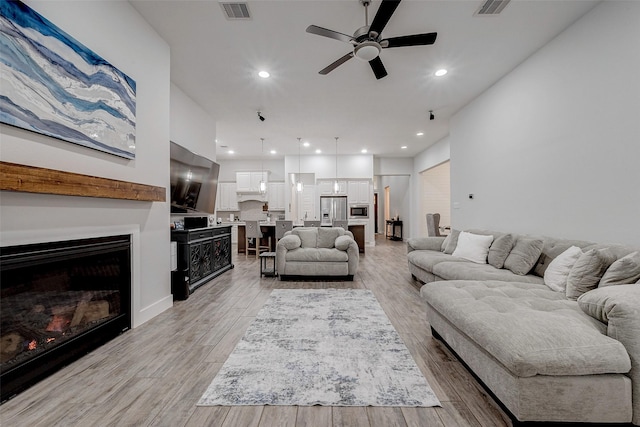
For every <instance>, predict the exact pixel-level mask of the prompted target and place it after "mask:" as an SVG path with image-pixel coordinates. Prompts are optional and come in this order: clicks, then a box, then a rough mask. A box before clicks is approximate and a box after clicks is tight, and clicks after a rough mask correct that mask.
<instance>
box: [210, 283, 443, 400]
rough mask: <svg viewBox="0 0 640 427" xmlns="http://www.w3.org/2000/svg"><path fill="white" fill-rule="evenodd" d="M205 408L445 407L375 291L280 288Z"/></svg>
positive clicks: (220, 376)
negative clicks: (267, 406) (314, 406)
mask: <svg viewBox="0 0 640 427" xmlns="http://www.w3.org/2000/svg"><path fill="white" fill-rule="evenodd" d="M198 405H200V406H214V405H224V406H234V405H300V406H311V405H328V406H329V405H330V406H440V402H439V401H438V399H437V398H436V396H435V394H434V393H433V391H432V390H431V387H429V384H427V381H426V379H425V378H424V376H423V375H422V373H421V372H420V370H419V369H418V367H417V366H416V364H415V362H414V360H413V359H412V358H411V355H410V354H409V351H408V350H407V347H406V346H405V345H404V343H403V342H402V340H401V339H400V336H399V335H398V333H397V332H396V330H395V329H394V328H393V326H392V325H391V323H390V322H389V319H388V318H387V316H386V314H385V313H384V311H383V310H382V307H380V304H378V301H377V300H376V297H375V296H374V295H373V293H372V292H371V291H368V290H355V289H346V290H338V289H326V290H303V289H278V290H274V291H273V292H272V293H271V296H270V297H269V299H268V300H267V302H266V303H265V305H264V307H263V308H262V310H260V312H259V313H258V315H257V316H256V319H255V320H254V321H253V323H252V324H251V325H250V326H249V329H248V330H247V332H246V333H245V335H244V337H243V338H242V340H241V341H240V342H239V343H238V345H237V346H236V348H235V349H234V350H233V352H232V353H231V355H230V356H229V358H228V359H227V361H226V362H225V363H224V365H223V366H222V368H221V369H220V371H219V372H218V374H217V375H216V377H215V378H214V379H213V382H212V383H211V385H209V388H208V389H207V391H206V392H205V393H204V395H203V396H202V397H201V398H200V401H199V402H198Z"/></svg>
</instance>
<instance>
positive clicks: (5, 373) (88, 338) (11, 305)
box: [0, 235, 131, 401]
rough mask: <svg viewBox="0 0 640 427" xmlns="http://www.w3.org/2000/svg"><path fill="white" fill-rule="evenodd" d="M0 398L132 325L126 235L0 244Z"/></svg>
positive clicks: (4, 398)
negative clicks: (27, 243) (14, 244)
mask: <svg viewBox="0 0 640 427" xmlns="http://www.w3.org/2000/svg"><path fill="white" fill-rule="evenodd" d="M0 274H1V277H0V318H1V324H0V388H1V395H2V396H1V400H2V401H5V400H7V399H9V398H10V397H12V396H13V395H15V394H16V393H18V392H20V391H21V390H24V389H25V388H27V387H29V386H30V385H32V384H34V383H35V382H37V381H39V380H41V379H42V378H44V377H46V376H47V375H50V374H51V373H53V372H54V371H56V370H58V369H60V368H61V367H62V366H64V365H67V364H69V363H70V362H72V361H74V360H76V359H78V358H80V357H81V356H82V355H84V354H86V353H88V352H89V351H91V350H93V349H95V348H97V347H99V346H100V345H102V344H104V343H105V342H107V341H109V340H111V339H112V338H114V337H115V336H117V335H118V334H120V333H122V332H123V331H125V330H127V329H129V328H130V327H131V236H129V235H123V236H110V237H98V238H91V239H82V240H69V241H63V242H51V243H39V244H30V245H20V246H9V247H3V248H0Z"/></svg>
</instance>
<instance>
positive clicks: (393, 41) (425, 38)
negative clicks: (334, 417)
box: [380, 33, 438, 48]
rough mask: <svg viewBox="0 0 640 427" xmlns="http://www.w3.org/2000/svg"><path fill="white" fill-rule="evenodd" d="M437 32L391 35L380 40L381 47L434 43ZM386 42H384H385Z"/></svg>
mask: <svg viewBox="0 0 640 427" xmlns="http://www.w3.org/2000/svg"><path fill="white" fill-rule="evenodd" d="M437 36H438V33H426V34H413V35H410V36H400V37H391V38H390V39H385V40H382V41H381V42H380V45H381V46H382V47H383V48H389V47H404V46H424V45H428V44H434V43H435V42H436V37H437ZM385 42H386V43H385Z"/></svg>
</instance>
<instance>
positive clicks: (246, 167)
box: [218, 155, 285, 182]
mask: <svg viewBox="0 0 640 427" xmlns="http://www.w3.org/2000/svg"><path fill="white" fill-rule="evenodd" d="M266 156H267V155H265V160H264V161H262V162H261V161H260V160H256V159H253V160H250V159H238V160H233V159H220V160H218V163H220V175H219V177H218V179H219V181H220V182H235V181H236V172H241V171H259V170H263V169H262V168H264V170H265V171H267V170H268V171H269V181H272V182H278V181H285V174H284V159H267V158H266Z"/></svg>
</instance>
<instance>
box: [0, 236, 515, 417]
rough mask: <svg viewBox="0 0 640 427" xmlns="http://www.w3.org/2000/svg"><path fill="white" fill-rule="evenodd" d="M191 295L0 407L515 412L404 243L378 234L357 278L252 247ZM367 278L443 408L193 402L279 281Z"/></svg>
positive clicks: (87, 412) (44, 413) (116, 413)
mask: <svg viewBox="0 0 640 427" xmlns="http://www.w3.org/2000/svg"><path fill="white" fill-rule="evenodd" d="M233 262H234V264H235V269H233V270H231V271H228V272H226V273H224V274H223V275H221V276H220V277H218V278H216V279H214V280H213V281H211V282H210V283H208V284H206V285H204V286H203V287H201V288H200V289H198V290H196V291H195V292H194V293H193V294H192V295H191V297H190V298H189V299H187V300H186V301H177V302H176V303H175V304H174V306H173V308H171V309H169V310H167V311H166V312H164V313H162V314H161V315H159V316H157V317H155V318H154V319H152V320H151V321H149V322H147V323H146V324H144V325H142V326H140V327H138V328H136V329H133V330H130V331H127V332H126V333H124V334H122V335H121V336H119V337H117V338H116V339H114V340H113V341H110V342H109V343H107V344H106V345H104V346H102V347H100V348H99V349H97V350H95V351H93V352H92V353H90V354H88V355H86V356H85V357H83V358H82V359H80V360H78V361H76V362H74V363H73V364H71V365H69V366H67V367H66V368H64V369H62V370H61V371H59V372H57V373H55V374H54V375H52V376H50V377H49V378H47V379H45V380H43V381H41V382H39V383H38V384H36V385H34V386H33V387H31V388H30V389H28V390H26V391H24V392H23V393H21V394H19V395H18V396H16V397H14V398H13V399H11V400H9V401H8V402H6V403H5V404H4V405H2V406H1V407H0V425H2V426H11V425H14V426H17V425H30V426H65V427H68V426H171V427H176V426H225V427H227V426H229V427H242V426H258V427H268V426H278V427H283V426H313V427H323V426H335V427H337V426H363V427H368V426H371V427H377V426H381V427H391V426H456V427H458V426H510V425H511V422H510V421H509V419H508V417H507V416H506V415H505V414H504V413H503V412H502V411H501V410H500V409H499V408H498V407H497V405H496V404H495V402H494V401H493V400H492V398H491V397H489V396H488V395H487V393H486V392H485V391H484V390H483V389H482V387H481V386H480V385H479V384H478V383H477V382H476V381H475V380H474V378H473V377H472V376H471V375H470V374H469V373H468V372H467V370H466V369H465V368H464V367H463V366H462V365H461V363H460V362H458V361H457V359H456V358H455V357H454V356H452V354H451V353H450V352H449V351H448V349H447V348H446V347H445V346H444V345H443V344H442V343H440V342H439V341H437V340H434V339H433V338H432V337H431V334H430V328H429V325H428V323H427V321H426V318H425V311H424V305H423V303H422V302H421V300H420V296H419V289H420V285H419V284H418V283H417V282H414V281H413V280H412V278H411V275H410V274H409V272H408V268H407V260H406V244H405V243H403V242H395V241H389V240H386V239H385V238H384V237H383V236H379V237H377V239H376V246H375V247H367V248H366V254H365V255H361V256H360V266H359V270H358V273H357V275H356V277H355V278H354V281H353V282H342V281H329V282H325V281H316V282H281V281H279V280H278V279H276V278H264V277H263V278H261V277H260V275H259V271H260V268H259V263H258V261H257V260H256V258H255V257H254V256H250V257H249V258H248V259H247V258H246V257H245V255H243V254H241V255H236V254H234V259H233ZM330 287H332V288H360V289H363V288H366V289H370V290H372V291H373V292H374V294H375V295H376V297H377V299H378V301H379V302H380V305H381V306H382V308H383V309H384V310H385V312H386V313H387V315H388V316H389V319H390V320H391V322H392V324H393V325H394V326H395V328H396V329H397V330H398V332H399V334H400V336H401V337H402V339H403V340H404V341H405V343H406V345H407V347H408V349H409V351H410V352H411V354H412V355H413V357H414V359H415V361H416V363H417V365H418V367H419V368H420V369H421V371H422V372H423V374H424V375H425V377H426V378H427V380H428V382H429V384H430V385H431V387H432V388H433V390H434V392H435V393H436V395H437V396H438V399H440V401H441V403H442V407H436V408H391V407H322V406H312V407H297V406H241V407H239V406H236V407H220V406H219V407H197V406H196V402H197V401H198V399H199V398H200V396H201V395H202V393H204V391H205V389H206V388H207V386H208V385H209V383H210V382H211V380H212V379H213V377H214V376H215V374H216V372H217V371H218V369H220V367H221V366H222V364H223V363H224V361H225V360H226V358H227V356H228V355H229V354H230V353H231V351H232V350H233V348H234V346H235V345H236V343H237V342H238V341H239V340H240V338H241V337H242V335H243V334H244V332H245V330H246V329H247V327H248V326H249V324H250V323H251V321H252V320H253V318H254V316H255V315H256V313H257V312H258V311H259V310H260V308H261V307H262V305H263V303H264V302H265V300H266V299H267V298H268V296H269V293H270V292H271V290H272V289H278V288H330Z"/></svg>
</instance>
